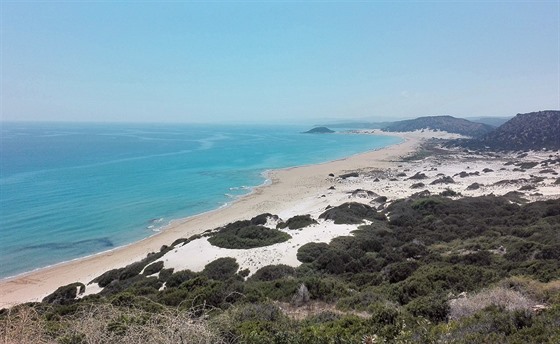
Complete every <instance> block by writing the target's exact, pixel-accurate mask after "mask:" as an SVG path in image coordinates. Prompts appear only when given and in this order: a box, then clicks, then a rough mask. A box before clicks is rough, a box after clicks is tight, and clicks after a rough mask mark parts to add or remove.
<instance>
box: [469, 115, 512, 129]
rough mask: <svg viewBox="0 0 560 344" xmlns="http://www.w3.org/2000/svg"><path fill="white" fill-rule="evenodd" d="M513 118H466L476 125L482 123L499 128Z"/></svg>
mask: <svg viewBox="0 0 560 344" xmlns="http://www.w3.org/2000/svg"><path fill="white" fill-rule="evenodd" d="M512 118H513V116H510V117H465V119H466V120H469V121H471V122H475V123H482V124H488V125H490V126H492V127H495V128H497V127H499V126H500V125H502V124H504V123H505V122H507V121H509V120H510V119H512Z"/></svg>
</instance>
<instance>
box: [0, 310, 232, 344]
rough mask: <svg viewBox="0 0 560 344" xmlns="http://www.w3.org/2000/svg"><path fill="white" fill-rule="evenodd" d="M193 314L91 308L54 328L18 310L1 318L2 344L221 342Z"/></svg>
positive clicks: (30, 311)
mask: <svg viewBox="0 0 560 344" xmlns="http://www.w3.org/2000/svg"><path fill="white" fill-rule="evenodd" d="M192 315H193V314H192V312H183V311H163V312H159V313H155V314H154V313H148V312H145V311H142V310H138V309H125V308H119V307H114V306H111V305H108V304H100V305H88V306H84V307H82V308H80V310H79V311H78V312H76V313H75V314H73V315H71V316H67V317H65V318H64V319H63V320H61V321H60V322H59V323H57V324H56V327H54V326H53V323H50V324H49V322H47V321H46V320H45V319H44V318H42V317H40V316H39V315H38V314H37V312H36V311H35V310H34V309H33V308H30V307H19V308H18V309H14V310H13V311H12V312H11V313H10V314H8V315H7V316H6V317H4V318H2V319H0V335H1V343H5V344H12V343H14V344H15V343H21V344H27V343H34V344H36V343H84V344H102V343H123V344H140V343H189V344H203V343H204V344H205V343H222V340H221V338H220V337H219V336H218V335H217V334H216V333H214V332H213V331H212V330H211V329H210V328H209V327H208V324H207V322H206V321H205V320H201V319H200V318H195V317H193V316H192Z"/></svg>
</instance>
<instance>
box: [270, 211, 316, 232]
mask: <svg viewBox="0 0 560 344" xmlns="http://www.w3.org/2000/svg"><path fill="white" fill-rule="evenodd" d="M316 223H317V221H315V220H314V219H313V218H312V217H311V215H309V214H307V215H297V216H294V217H292V218H290V219H288V221H286V222H282V223H279V224H278V226H276V228H280V229H283V228H286V227H288V228H289V229H300V228H304V227H307V226H310V225H313V224H316Z"/></svg>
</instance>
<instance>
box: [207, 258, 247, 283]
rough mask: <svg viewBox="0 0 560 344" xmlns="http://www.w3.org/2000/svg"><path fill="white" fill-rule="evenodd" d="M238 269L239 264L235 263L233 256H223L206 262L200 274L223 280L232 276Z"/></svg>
mask: <svg viewBox="0 0 560 344" xmlns="http://www.w3.org/2000/svg"><path fill="white" fill-rule="evenodd" d="M238 269H239V264H237V261H236V260H235V258H231V257H225V258H218V259H216V260H214V261H213V262H210V263H208V264H207V265H206V266H205V267H204V270H202V274H204V275H206V276H208V278H211V279H214V280H218V281H225V280H227V279H229V278H230V277H233V276H234V275H235V273H236V272H237V270H238Z"/></svg>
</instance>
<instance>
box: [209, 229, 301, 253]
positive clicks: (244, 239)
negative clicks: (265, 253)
mask: <svg viewBox="0 0 560 344" xmlns="http://www.w3.org/2000/svg"><path fill="white" fill-rule="evenodd" d="M228 226H229V225H228ZM228 226H226V227H224V228H222V229H221V230H220V231H219V232H217V233H215V234H212V236H211V237H210V238H208V242H210V243H211V244H212V245H214V246H218V247H223V248H231V249H249V248H255V247H262V246H268V245H273V244H277V243H280V242H284V241H287V240H289V239H290V238H291V236H290V235H289V234H287V233H284V232H282V231H279V230H277V229H271V228H267V227H263V226H255V225H250V224H249V225H247V226H232V227H228Z"/></svg>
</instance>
